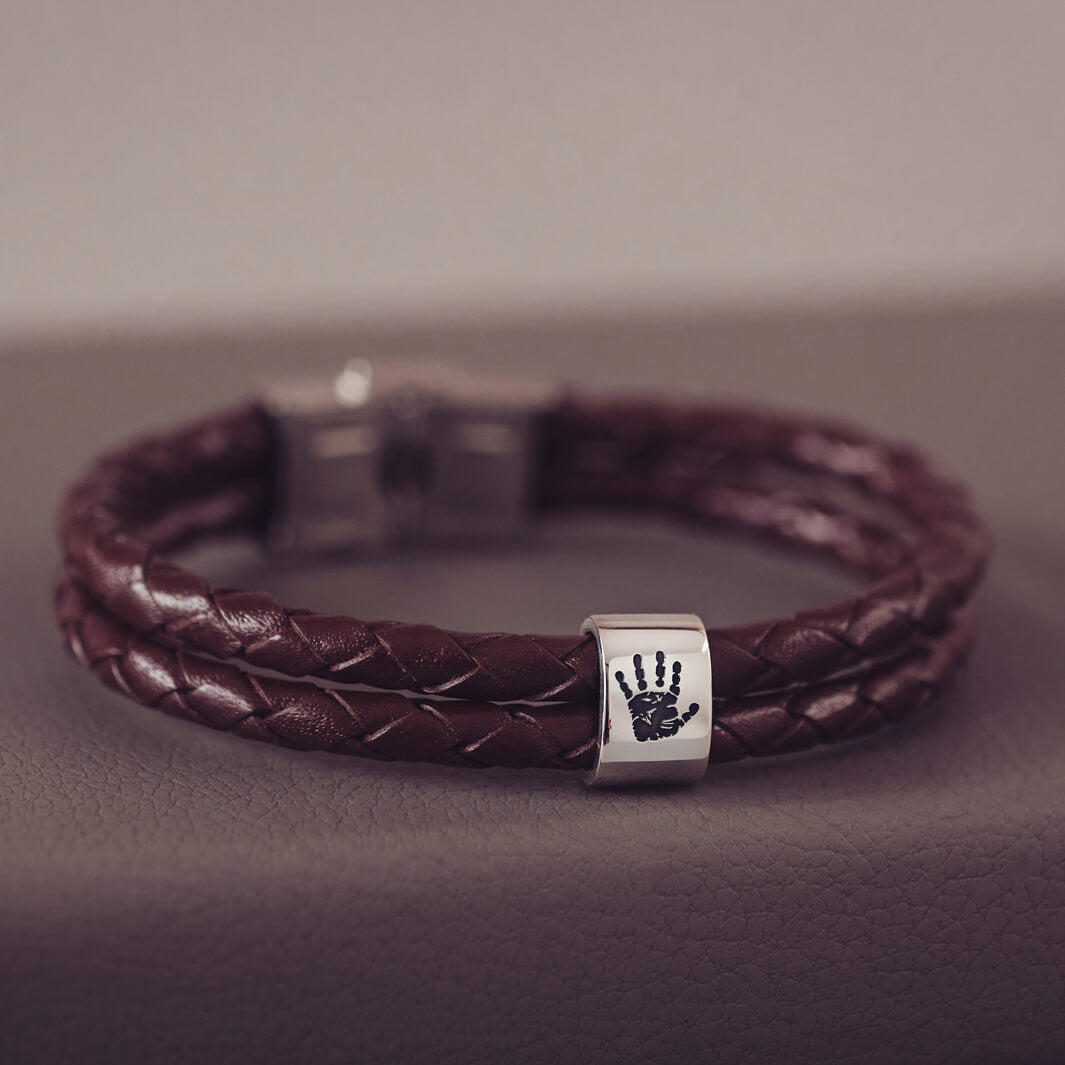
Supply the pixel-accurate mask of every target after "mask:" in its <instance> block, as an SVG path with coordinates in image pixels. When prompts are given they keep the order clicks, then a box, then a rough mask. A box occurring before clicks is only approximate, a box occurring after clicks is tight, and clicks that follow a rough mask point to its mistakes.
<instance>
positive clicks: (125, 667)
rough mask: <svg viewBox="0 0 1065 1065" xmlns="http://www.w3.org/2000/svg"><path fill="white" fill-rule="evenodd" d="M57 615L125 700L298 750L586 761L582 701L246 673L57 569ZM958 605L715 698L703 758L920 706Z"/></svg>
mask: <svg viewBox="0 0 1065 1065" xmlns="http://www.w3.org/2000/svg"><path fill="white" fill-rule="evenodd" d="M56 617H57V621H58V624H59V628H60V631H61V632H62V634H63V637H64V639H65V641H66V643H67V645H68V647H69V648H70V650H71V652H72V653H73V654H74V656H75V657H76V658H77V660H78V661H79V662H80V663H81V664H82V665H83V666H85V667H86V668H87V669H90V670H92V672H94V673H95V674H96V676H97V677H98V678H99V680H100V681H101V682H102V683H103V684H105V685H107V686H108V687H110V688H114V689H115V690H116V691H119V692H122V693H123V694H124V695H126V696H128V697H129V698H131V699H134V700H135V701H137V702H139V703H142V704H144V705H145V706H150V707H153V708H156V709H159V710H162V711H163V712H164V713H168V714H172V715H174V716H176V717H181V718H184V719H187V720H190V721H194V722H197V723H200V724H205V725H208V726H210V727H211V728H216V729H221V730H225V731H229V732H233V733H234V734H236V735H238V736H243V737H245V738H248V739H255V740H260V741H263V742H267V743H274V744H279V745H281V746H285V747H292V748H297V749H300V750H313V751H330V752H333V753H338V754H349V755H357V756H360V757H367V758H377V759H387V760H393V759H402V760H406V761H429V762H443V763H447V764H452V765H461V766H467V767H473V768H484V767H488V766H506V767H509V768H529V767H534V766H539V767H547V768H587V767H588V766H590V765H591V763H592V761H593V759H594V754H595V747H596V742H597V741H596V734H597V708H596V707H595V706H594V705H591V704H581V703H553V704H530V705H521V704H509V705H507V706H498V705H496V704H493V703H473V702H466V701H459V700H450V699H448V700H440V701H431V700H424V699H409V698H406V697H404V696H402V695H397V694H394V693H390V692H351V691H338V690H335V689H328V688H323V687H321V686H319V685H316V684H314V683H311V682H308V681H293V680H285V679H279V678H273V677H265V676H256V675H252V674H249V673H247V672H245V671H243V670H241V669H239V668H238V667H236V666H233V665H229V664H226V663H221V662H216V661H212V660H207V659H203V658H200V657H198V656H195V655H189V654H185V653H184V652H181V651H175V650H172V649H169V648H165V647H162V646H160V645H159V644H157V643H154V642H153V641H152V640H150V639H148V638H147V637H145V636H144V635H143V634H141V633H140V632H137V631H136V630H135V629H133V628H132V627H130V626H129V625H127V624H125V623H123V622H121V621H120V620H118V619H117V618H115V617H114V616H113V615H110V614H108V613H107V611H106V610H105V609H104V608H103V607H101V606H100V605H99V603H97V602H96V601H95V600H93V599H92V598H91V597H90V596H89V595H87V594H86V592H85V591H84V590H83V589H81V588H79V587H78V586H77V585H76V583H75V582H74V581H72V580H70V579H69V578H68V579H66V580H64V581H63V582H62V583H61V584H60V586H59V589H58V592H57V598H56ZM971 636H972V626H971V624H970V618H969V617H968V613H966V615H964V616H963V617H962V619H960V623H959V625H958V626H956V627H955V628H953V629H951V630H949V631H948V632H947V633H945V634H943V635H941V636H939V637H937V638H931V639H927V640H924V641H922V642H921V643H920V644H919V645H916V646H914V647H912V648H911V649H910V651H909V652H907V653H906V654H905V655H904V656H902V657H901V658H899V659H896V660H894V661H892V662H890V663H882V664H879V665H876V666H874V667H872V668H870V669H869V670H868V671H867V672H866V673H865V674H864V675H863V676H861V677H855V678H850V679H849V680H845V681H837V682H827V683H825V684H822V685H820V686H815V687H813V688H806V689H796V690H794V691H792V692H791V693H788V694H783V695H777V696H775V697H774V696H754V697H748V698H740V699H731V700H727V701H726V700H718V699H715V711H714V727H713V731H714V734H713V739H712V743H711V748H710V759H711V761H712V762H728V761H735V760H736V759H739V758H743V757H746V756H748V755H768V754H778V753H784V752H791V751H798V750H802V749H804V748H808V747H812V746H814V745H815V744H819V743H825V742H829V741H832V740H842V739H850V738H853V737H857V736H860V735H863V734H865V733H868V732H871V731H874V730H875V729H878V728H880V727H882V726H883V725H885V724H887V723H889V722H892V721H895V720H897V719H899V718H901V717H903V716H905V715H906V714H908V713H911V712H913V711H914V710H915V709H916V708H918V707H920V706H922V705H923V704H924V703H925V702H927V701H928V700H929V699H930V698H932V697H933V696H934V695H936V694H937V692H938V691H939V690H940V688H941V687H942V686H943V685H944V684H945V683H946V682H947V681H948V680H949V679H950V678H951V676H952V675H953V674H954V673H955V672H956V671H957V669H958V668H959V667H960V665H961V664H962V663H963V661H964V658H965V655H966V653H967V651H968V648H969V644H970V641H971Z"/></svg>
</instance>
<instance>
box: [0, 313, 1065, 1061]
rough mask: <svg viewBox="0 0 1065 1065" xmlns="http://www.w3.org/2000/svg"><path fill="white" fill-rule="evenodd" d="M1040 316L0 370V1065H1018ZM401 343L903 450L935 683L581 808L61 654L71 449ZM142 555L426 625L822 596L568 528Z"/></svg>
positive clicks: (1043, 560)
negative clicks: (204, 700)
mask: <svg viewBox="0 0 1065 1065" xmlns="http://www.w3.org/2000/svg"><path fill="white" fill-rule="evenodd" d="M1063 332H1065V313H1063V311H1062V304H1061V303H1060V301H1058V302H1056V303H1055V304H1054V305H1046V306H1041V307H1040V306H1028V307H1014V308H1009V307H988V306H981V307H979V308H977V307H972V306H966V307H962V308H958V309H957V310H954V311H952V310H949V309H945V310H940V311H935V312H933V311H931V310H925V311H921V312H920V313H913V314H908V315H900V314H895V313H892V314H888V313H886V312H884V313H873V312H867V313H862V314H858V313H857V312H855V313H854V314H853V315H852V316H848V315H843V314H838V313H834V314H831V315H825V316H813V315H811V316H799V315H796V316H791V315H788V316H781V317H779V318H773V317H768V316H767V317H759V318H735V319H733V318H713V319H707V320H695V319H688V320H681V319H674V318H670V319H669V320H658V321H656V320H632V319H626V320H622V321H618V322H615V323H610V322H594V323H593V322H589V323H584V324H582V323H580V322H564V323H548V324H544V325H543V326H540V327H532V326H530V325H521V324H511V325H504V324H498V325H486V324H483V323H479V324H477V325H476V326H473V325H471V326H470V327H469V328H459V327H457V326H454V325H453V326H449V327H448V328H434V329H431V330H430V329H426V330H424V331H422V332H418V331H416V330H412V329H408V328H404V329H398V328H397V329H395V330H394V331H391V332H389V331H371V330H350V331H340V332H338V333H336V334H335V335H334V334H330V335H324V334H322V335H310V334H302V333H289V334H286V333H285V332H284V331H277V332H272V333H269V334H266V333H263V334H258V335H256V334H254V333H252V334H248V335H244V334H241V333H237V332H229V333H227V334H226V335H218V336H210V335H202V336H195V337H176V338H167V337H158V336H157V337H134V338H129V339H123V338H115V337H108V338H101V339H99V340H93V338H81V339H79V341H78V343H77V345H76V346H74V345H65V344H64V345H59V344H58V343H57V344H56V346H54V347H51V348H43V347H34V348H32V349H26V350H15V349H14V348H13V347H12V346H10V345H9V346H8V348H7V349H4V350H2V351H0V441H2V443H3V446H4V454H5V458H6V465H5V476H4V491H5V500H6V502H7V506H6V507H5V519H4V521H2V522H0V574H2V581H0V587H2V588H3V594H4V609H3V610H2V611H0V636H2V638H0V727H2V736H3V739H2V742H0V854H2V856H3V857H2V861H0V1061H3V1062H4V1063H5V1065H7V1063H13V1065H38V1063H40V1065H67V1063H72V1065H73V1063H78V1065H114V1063H115V1062H127V1061H129V1062H137V1063H138V1065H179V1063H180V1065H186V1063H188V1062H200V1061H211V1062H215V1061H218V1062H241V1063H243V1062H249V1063H251V1062H254V1063H256V1065H274V1063H282V1062H284V1063H291V1062H294V1061H297V1062H302V1061H311V1062H314V1063H316V1065H350V1063H351V1062H353V1061H358V1062H367V1063H377V1062H381V1063H387V1065H393V1063H396V1062H403V1063H411V1065H430V1063H432V1065H471V1063H480V1062H484V1063H491V1065H496V1063H498V1062H507V1063H508V1065H558V1063H559V1062H587V1063H591V1065H607V1063H615V1062H641V1063H645V1062H646V1063H651V1065H658V1063H671V1062H676V1061H684V1062H699V1061H707V1060H712V1061H714V1062H720V1063H724V1065H732V1063H743V1062H759V1063H765V1065H795V1063H815V1065H833V1063H834V1065H845V1063H853V1062H862V1063H863V1065H901V1063H905V1065H912V1063H914V1062H927V1063H929V1065H940V1063H943V1062H952V1063H955V1065H1059V1063H1060V1062H1061V1061H1063V1060H1065V1011H1063V1009H1062V1003H1063V1002H1065V965H1063V959H1065V792H1063V789H1062V787H1061V782H1062V780H1063V779H1065V713H1063V712H1062V711H1063V709H1065V707H1063V699H1062V692H1063V691H1065V607H1063V604H1065V548H1063V541H1062V537H1061V533H1060V530H1061V528H1062V527H1063V526H1065V495H1063V494H1062V493H1060V492H1056V491H1053V490H1052V486H1054V485H1056V484H1057V482H1058V480H1059V479H1060V466H1061V454H1062V446H1063V443H1065V440H1063V437H1062V420H1061V396H1062V395H1063V394H1065V361H1063V360H1062V359H1061V353H1060V337H1061V336H1062V334H1063ZM426 351H432V352H433V353H434V355H439V356H440V357H442V358H448V359H454V360H456V361H460V362H465V364H466V365H469V366H471V367H474V368H476V367H486V368H487V367H492V368H494V369H495V370H496V371H507V370H509V369H511V368H514V369H520V368H521V367H523V366H524V367H525V368H526V369H527V368H528V366H529V365H533V364H535V366H536V369H537V372H543V373H546V374H548V375H559V376H568V377H570V378H571V379H573V381H574V385H575V387H576V386H579V388H580V390H581V391H583V392H585V393H587V392H594V391H598V390H599V389H601V388H602V387H603V386H604V382H609V385H610V387H612V388H615V389H618V390H624V391H626V392H630V393H631V392H633V391H640V390H643V389H646V390H647V391H648V392H649V393H652V392H653V393H655V394H663V393H671V394H672V395H673V396H676V397H678V398H680V393H681V392H683V394H684V397H686V399H687V400H688V401H692V400H694V399H696V398H699V397H711V396H717V395H723V396H735V397H741V398H742V397H750V399H752V400H759V401H764V402H766V403H772V404H774V405H776V406H779V405H782V404H791V405H794V406H795V407H797V408H801V409H805V410H823V411H826V412H835V414H838V415H840V416H845V417H847V418H848V419H850V420H852V421H854V422H857V423H858V424H862V425H867V426H870V427H872V428H874V429H875V430H876V431H877V432H878V433H881V434H884V435H888V436H894V437H901V438H904V439H909V440H913V441H914V442H915V443H916V444H918V445H919V446H920V447H921V448H922V450H925V451H927V452H928V453H929V454H932V455H936V456H937V457H939V458H941V459H942V461H943V463H944V465H945V466H947V467H948V468H950V469H951V470H955V471H957V473H958V474H959V475H960V476H961V477H962V478H963V479H964V480H965V481H966V482H967V483H969V484H971V485H972V487H973V490H974V493H975V495H976V498H977V499H978V500H979V502H980V505H981V509H982V510H983V511H984V512H985V513H987V515H988V517H989V520H990V523H991V526H992V528H993V529H994V532H995V540H996V545H997V546H996V551H995V556H994V560H993V563H992V565H991V568H990V570H989V572H988V575H987V579H986V586H985V588H984V590H983V591H982V592H981V593H980V599H981V602H980V624H979V632H978V635H977V644H976V647H975V649H974V653H973V654H972V656H971V657H970V659H969V664H968V666H967V669H966V670H965V672H964V673H963V674H962V675H961V676H960V677H959V678H958V679H957V682H956V683H955V684H953V685H952V686H951V687H950V689H949V690H947V691H945V692H944V693H943V694H942V696H941V697H939V698H937V699H936V700H935V702H934V704H930V705H928V706H927V707H926V708H925V709H924V710H923V711H922V712H921V713H920V714H917V715H914V716H913V717H912V718H910V719H909V720H908V721H907V722H906V723H905V725H904V726H902V727H899V728H893V729H889V730H883V731H881V732H880V733H879V734H877V735H871V736H868V737H865V738H863V739H862V740H861V741H860V742H855V743H845V744H839V745H837V746H836V747H834V748H815V749H811V750H809V751H807V752H804V753H798V754H795V755H789V756H787V757H781V758H764V759H747V760H744V761H741V762H736V763H733V764H728V765H718V766H715V767H713V768H712V770H711V771H710V772H709V773H708V774H707V777H706V779H705V781H704V782H703V783H702V784H701V785H699V786H698V787H696V788H692V789H683V790H677V791H657V790H655V791H651V790H648V791H641V792H635V793H619V792H614V793H608V792H589V791H587V790H586V789H585V788H584V787H583V786H582V784H581V782H580V779H579V777H580V775H579V774H574V773H558V772H547V771H540V770H536V769H530V770H526V771H522V772H513V771H510V770H494V769H486V770H483V771H480V772H477V773H471V772H464V771H457V770H455V769H453V768H451V767H450V766H446V765H445V766H439V765H431V764H415V763H403V764H393V763H388V762H379V761H372V760H359V761H356V760H355V759H351V758H338V757H334V756H332V755H328V754H318V753H315V752H313V751H312V752H306V751H291V750H287V749H285V748H283V747H280V746H274V745H268V744H263V743H240V742H228V741H227V740H226V739H225V738H224V737H220V736H219V735H218V734H216V733H214V732H212V731H210V730H209V729H206V728H193V727H190V726H189V725H188V724H187V723H186V722H184V721H182V720H174V719H171V718H170V717H168V716H166V715H164V714H150V713H147V712H146V711H144V710H143V709H142V708H140V707H139V706H137V705H135V704H133V703H131V702H129V701H128V700H126V699H124V698H121V697H118V696H116V695H115V693H114V692H112V691H111V690H109V689H107V688H104V687H102V686H100V685H98V684H96V683H94V682H93V681H92V678H91V677H88V676H86V674H85V671H84V670H83V669H82V668H81V667H80V666H79V665H78V664H76V663H75V662H74V661H73V660H72V659H71V658H70V657H69V655H68V654H66V653H65V652H64V651H63V650H62V648H61V647H60V646H59V641H58V640H57V637H56V632H55V628H54V619H53V604H52V602H51V599H50V589H51V588H52V587H53V586H54V584H55V581H56V578H57V570H58V566H59V556H58V553H57V551H56V549H55V543H54V538H53V535H52V529H53V525H54V507H55V501H56V499H57V498H58V497H59V495H60V493H61V491H62V490H63V487H64V486H65V485H67V484H69V483H70V482H71V480H72V479H73V478H75V477H76V476H78V474H79V471H81V470H83V469H84V467H85V464H86V463H87V461H88V460H89V458H90V457H91V456H93V455H97V454H100V453H102V452H103V451H104V450H106V449H107V448H110V447H113V446H115V445H116V444H118V443H119V442H120V441H122V440H124V439H128V438H129V437H130V435H131V434H132V433H135V432H138V431H141V430H144V431H147V430H151V429H153V428H154V427H157V426H160V425H167V424H176V423H178V422H180V421H181V420H182V419H187V418H188V417H189V415H190V412H197V411H204V410H209V409H212V407H217V406H221V405H224V404H230V403H235V402H236V401H237V400H238V398H239V397H240V396H241V395H242V394H244V393H245V392H246V390H247V388H248V382H249V381H255V380H256V379H259V378H261V377H263V376H269V375H271V374H275V373H290V372H291V371H292V370H293V369H294V367H295V366H296V364H297V363H299V364H300V365H301V366H303V365H305V366H307V367H309V368H317V369H325V368H328V367H335V366H337V365H340V364H342V363H343V360H344V359H346V358H349V357H351V356H352V355H368V356H373V357H384V358H389V357H391V356H392V355H393V354H397V355H400V354H402V355H405V356H411V355H414V356H417V355H418V354H422V355H424V353H425V352H426ZM747 403H748V399H743V405H744V406H746V405H747ZM1048 486H1051V487H1050V489H1048ZM649 552H651V553H653V554H654V556H655V557H656V558H657V559H658V564H657V565H656V566H655V567H654V568H653V569H651V568H649V567H648V566H647V564H646V559H647V557H648V553H649ZM177 560H178V561H179V562H180V563H181V564H183V565H185V566H187V567H189V568H190V569H192V570H194V571H195V572H197V573H200V574H202V575H204V577H205V579H207V580H209V581H210V582H211V583H212V584H214V585H221V584H223V583H224V582H226V581H229V582H230V583H232V584H240V585H243V586H245V587H250V588H257V589H262V590H265V591H268V592H269V593H270V594H271V595H272V596H273V597H274V598H275V599H276V600H277V601H278V602H281V603H311V604H317V605H318V606H319V608H320V609H321V610H322V611H323V612H325V613H327V614H332V615H343V614H347V613H350V612H356V613H360V614H361V615H362V616H364V617H382V618H383V617H398V618H408V619H416V618H423V619H424V620H425V621H427V622H431V623H432V624H434V625H435V626H437V627H440V628H443V629H446V630H448V631H462V632H477V631H487V630H489V629H490V628H491V627H492V626H493V625H498V624H499V622H500V619H503V618H506V619H510V620H511V621H512V623H513V625H514V626H515V627H516V629H517V631H521V632H571V631H573V630H575V629H576V628H577V627H578V625H579V624H580V620H581V618H582V617H583V616H584V614H585V613H587V612H588V610H589V608H590V607H591V608H594V609H596V610H600V611H604V612H609V611H617V610H625V609H632V610H640V611H643V610H646V611H656V610H662V609H668V608H669V607H670V606H671V605H672V606H673V608H674V609H676V608H677V607H678V606H679V607H681V608H682V609H685V610H689V609H690V610H693V611H695V612H698V613H699V614H701V615H702V616H703V617H704V619H706V621H707V623H708V624H710V625H712V626H714V627H723V626H728V625H735V624H742V623H745V622H753V621H755V619H758V618H769V617H785V616H790V615H792V614H794V613H795V612H796V611H798V610H800V609H808V608H811V607H814V606H816V605H817V604H821V603H823V604H828V603H832V602H836V601H840V600H842V599H845V598H848V597H853V596H854V595H855V594H857V593H858V592H859V591H860V590H861V586H860V584H859V583H858V582H857V581H856V580H854V579H853V577H852V576H850V575H849V574H848V573H846V572H844V571H843V570H840V569H838V568H836V567H834V566H827V567H826V566H823V565H822V564H821V562H820V561H819V556H817V555H810V554H805V553H788V552H784V551H781V550H779V549H778V548H777V547H776V546H770V547H768V549H764V548H762V547H761V546H759V545H757V544H751V543H750V542H748V540H747V538H746V536H744V537H738V538H736V537H732V536H730V535H727V534H719V533H717V532H713V531H711V530H709V529H706V528H704V527H703V526H698V527H696V528H689V527H687V526H685V525H680V524H677V525H672V526H663V525H661V524H660V523H659V522H658V521H656V520H652V519H651V518H650V517H648V518H647V519H646V520H643V519H641V518H640V517H639V516H626V518H625V520H624V521H623V522H622V521H617V522H615V521H613V520H612V519H611V518H610V517H609V515H608V516H607V517H605V518H602V519H600V518H599V517H596V516H591V515H584V514H578V513H576V512H568V511H566V512H560V513H559V514H558V515H557V517H556V519H554V520H552V521H551V522H548V523H545V524H544V526H543V527H542V529H540V530H539V531H537V532H536V533H535V534H534V535H533V536H532V537H531V538H530V540H529V542H528V543H526V544H523V545H514V546H509V547H507V548H506V549H501V550H499V551H496V552H488V551H479V552H477V553H475V554H468V553H464V552H453V553H451V554H449V555H447V556H443V557H441V556H439V555H436V554H434V555H427V556H421V555H418V554H417V553H415V554H414V555H412V556H410V557H405V558H403V559H401V560H392V559H388V558H381V559H373V560H371V559H364V560H353V561H350V562H349V561H345V562H337V561H335V560H334V561H328V560H321V561H318V562H316V563H314V564H308V565H300V566H289V567H286V566H284V565H280V564H279V563H278V562H277V560H275V559H269V558H264V557H263V556H262V555H261V554H260V553H259V552H258V551H257V550H256V549H255V548H254V547H253V546H250V545H248V544H247V542H246V540H244V539H242V538H234V539H232V540H229V541H223V540H218V541H217V542H216V541H214V540H212V541H211V542H210V543H209V544H205V545H204V546H203V547H202V548H197V547H191V548H190V549H189V553H188V554H182V555H180V556H178V557H177ZM871 579H875V578H871ZM128 628H130V627H129V626H128V624H127V629H128ZM175 653H176V652H175ZM189 657H190V658H194V657H195V658H201V657H203V656H202V655H201V653H200V652H190V653H189ZM205 661H206V660H205ZM230 665H232V666H239V665H240V663H230ZM244 668H248V669H251V668H252V667H244ZM318 683H321V684H325V683H327V682H326V681H318ZM431 698H432V699H433V700H435V699H436V698H437V697H436V696H433V697H431Z"/></svg>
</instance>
